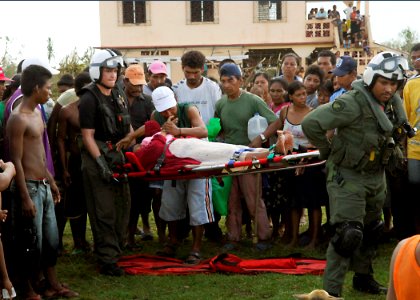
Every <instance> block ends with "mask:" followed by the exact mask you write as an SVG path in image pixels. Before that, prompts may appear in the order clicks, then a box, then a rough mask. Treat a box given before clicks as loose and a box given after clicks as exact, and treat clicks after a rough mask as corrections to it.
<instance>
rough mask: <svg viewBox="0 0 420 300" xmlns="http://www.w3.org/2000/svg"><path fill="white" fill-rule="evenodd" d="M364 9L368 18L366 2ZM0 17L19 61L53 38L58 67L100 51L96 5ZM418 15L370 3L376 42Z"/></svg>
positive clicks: (9, 9)
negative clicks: (75, 56) (72, 56)
mask: <svg viewBox="0 0 420 300" xmlns="http://www.w3.org/2000/svg"><path fill="white" fill-rule="evenodd" d="M333 4H337V6H338V10H339V11H340V13H341V16H342V18H343V16H344V13H343V12H342V10H343V8H344V7H345V4H344V3H343V2H342V1H324V2H308V7H312V6H314V7H320V6H324V8H325V9H326V10H327V9H328V8H329V7H332V5H333ZM361 8H362V13H363V12H364V1H361ZM0 12H1V17H0V37H2V38H4V37H5V36H8V37H9V38H11V44H10V45H11V46H10V50H9V52H10V53H12V54H13V57H14V58H15V59H16V60H17V61H19V60H20V59H21V58H22V57H28V56H43V57H46V56H47V39H48V37H51V39H52V41H53V48H54V53H55V59H54V60H53V64H54V63H58V62H59V61H60V60H61V59H62V58H64V57H65V56H66V55H67V54H69V53H70V52H71V51H72V50H73V49H74V48H76V49H77V51H78V53H79V54H83V52H84V50H86V49H87V48H88V47H89V46H91V47H95V46H100V38H99V4H98V2H97V1H0ZM419 12H420V1H371V2H370V16H371V26H372V35H373V39H374V41H375V42H378V43H381V42H385V41H389V40H391V39H397V38H398V33H399V32H400V31H401V30H403V29H405V28H407V27H410V28H411V29H412V30H415V31H417V33H418V34H420V23H419V21H418V17H419ZM238 18H240V16H238ZM3 53H4V41H3V40H0V55H2V54H3Z"/></svg>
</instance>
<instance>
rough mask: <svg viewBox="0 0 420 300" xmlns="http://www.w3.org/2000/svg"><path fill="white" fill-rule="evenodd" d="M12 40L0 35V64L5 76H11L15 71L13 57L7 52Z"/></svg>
mask: <svg viewBox="0 0 420 300" xmlns="http://www.w3.org/2000/svg"><path fill="white" fill-rule="evenodd" d="M11 42H12V40H11V39H10V38H9V37H8V36H4V37H1V36H0V66H2V68H3V71H4V73H5V74H6V76H7V77H9V78H11V77H12V76H13V75H14V74H15V71H16V64H15V63H14V62H13V60H14V58H13V57H12V56H11V55H10V53H9V46H10V44H11Z"/></svg>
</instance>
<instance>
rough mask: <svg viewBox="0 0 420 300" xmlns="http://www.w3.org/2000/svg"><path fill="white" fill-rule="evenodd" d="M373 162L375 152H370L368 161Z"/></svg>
mask: <svg viewBox="0 0 420 300" xmlns="http://www.w3.org/2000/svg"><path fill="white" fill-rule="evenodd" d="M374 160H375V150H372V151H370V156H369V161H374Z"/></svg>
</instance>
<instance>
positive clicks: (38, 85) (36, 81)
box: [6, 65, 78, 299]
mask: <svg viewBox="0 0 420 300" xmlns="http://www.w3.org/2000/svg"><path fill="white" fill-rule="evenodd" d="M51 77H52V74H51V72H50V71H48V70H47V69H45V68H44V67H41V66H38V65H31V66H29V67H27V68H26V69H25V71H24V72H23V73H22V78H21V87H22V93H23V99H22V102H21V104H19V106H18V107H17V108H16V109H15V110H14V111H13V112H12V114H11V116H10V118H9V121H8V123H7V128H6V133H7V136H8V137H9V141H10V143H9V150H10V156H11V160H12V162H13V164H14V165H15V168H16V177H15V182H14V184H12V187H11V188H12V191H13V192H14V193H15V201H16V206H17V207H18V208H17V209H16V212H15V218H16V219H15V222H16V223H17V224H20V225H21V227H23V226H22V225H26V226H25V227H26V235H23V234H20V232H15V234H16V236H18V237H20V239H21V242H23V244H24V246H25V247H27V246H28V240H25V241H23V239H24V236H28V234H27V233H28V229H29V232H31V233H32V234H31V237H30V238H31V242H32V245H30V246H31V248H30V249H29V251H28V249H27V251H25V252H23V251H22V253H25V254H24V255H23V257H21V258H20V263H21V266H20V267H22V269H19V276H21V277H22V278H21V279H22V281H23V282H24V291H22V295H25V298H30V299H37V298H38V299H40V295H38V294H37V293H36V292H35V291H34V288H36V286H35V285H36V284H37V282H36V281H37V280H38V279H39V277H38V276H39V274H40V272H41V271H44V274H45V276H46V282H47V287H48V288H47V289H46V290H45V292H44V294H43V296H45V297H75V296H78V293H75V292H73V291H71V290H69V289H68V288H65V287H64V286H62V285H61V284H60V283H59V281H58V279H57V274H56V270H55V265H56V263H57V249H58V230H57V222H56V218H55V213H54V204H55V203H58V202H59V201H60V193H59V191H58V188H57V185H56V184H55V181H54V178H53V176H52V175H51V173H50V172H49V171H48V169H47V165H46V155H45V148H44V145H43V142H42V135H43V132H44V129H45V122H44V121H43V118H42V115H41V112H40V111H39V110H38V109H36V107H37V105H39V104H41V105H42V104H44V103H46V102H47V101H48V98H49V96H50V94H51V84H52V83H51ZM25 150H26V151H25ZM19 209H20V210H19ZM29 243H30V242H29ZM18 244H19V243H18ZM20 246H22V244H19V247H20ZM19 250H20V249H19Z"/></svg>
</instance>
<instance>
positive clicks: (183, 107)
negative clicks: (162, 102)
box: [153, 103, 191, 128]
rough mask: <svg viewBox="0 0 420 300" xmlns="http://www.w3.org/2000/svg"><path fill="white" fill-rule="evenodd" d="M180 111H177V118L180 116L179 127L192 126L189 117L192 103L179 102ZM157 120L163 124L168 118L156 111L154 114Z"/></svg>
mask: <svg viewBox="0 0 420 300" xmlns="http://www.w3.org/2000/svg"><path fill="white" fill-rule="evenodd" d="M177 105H178V112H177V118H178V124H177V126H178V127H179V128H191V121H190V119H189V118H188V108H189V107H190V105H191V104H189V103H178V104H177ZM153 117H154V119H155V120H156V122H158V123H159V124H160V125H161V126H162V125H163V123H165V122H166V119H165V118H164V117H162V115H161V114H160V113H159V112H158V111H155V112H154V115H153Z"/></svg>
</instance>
